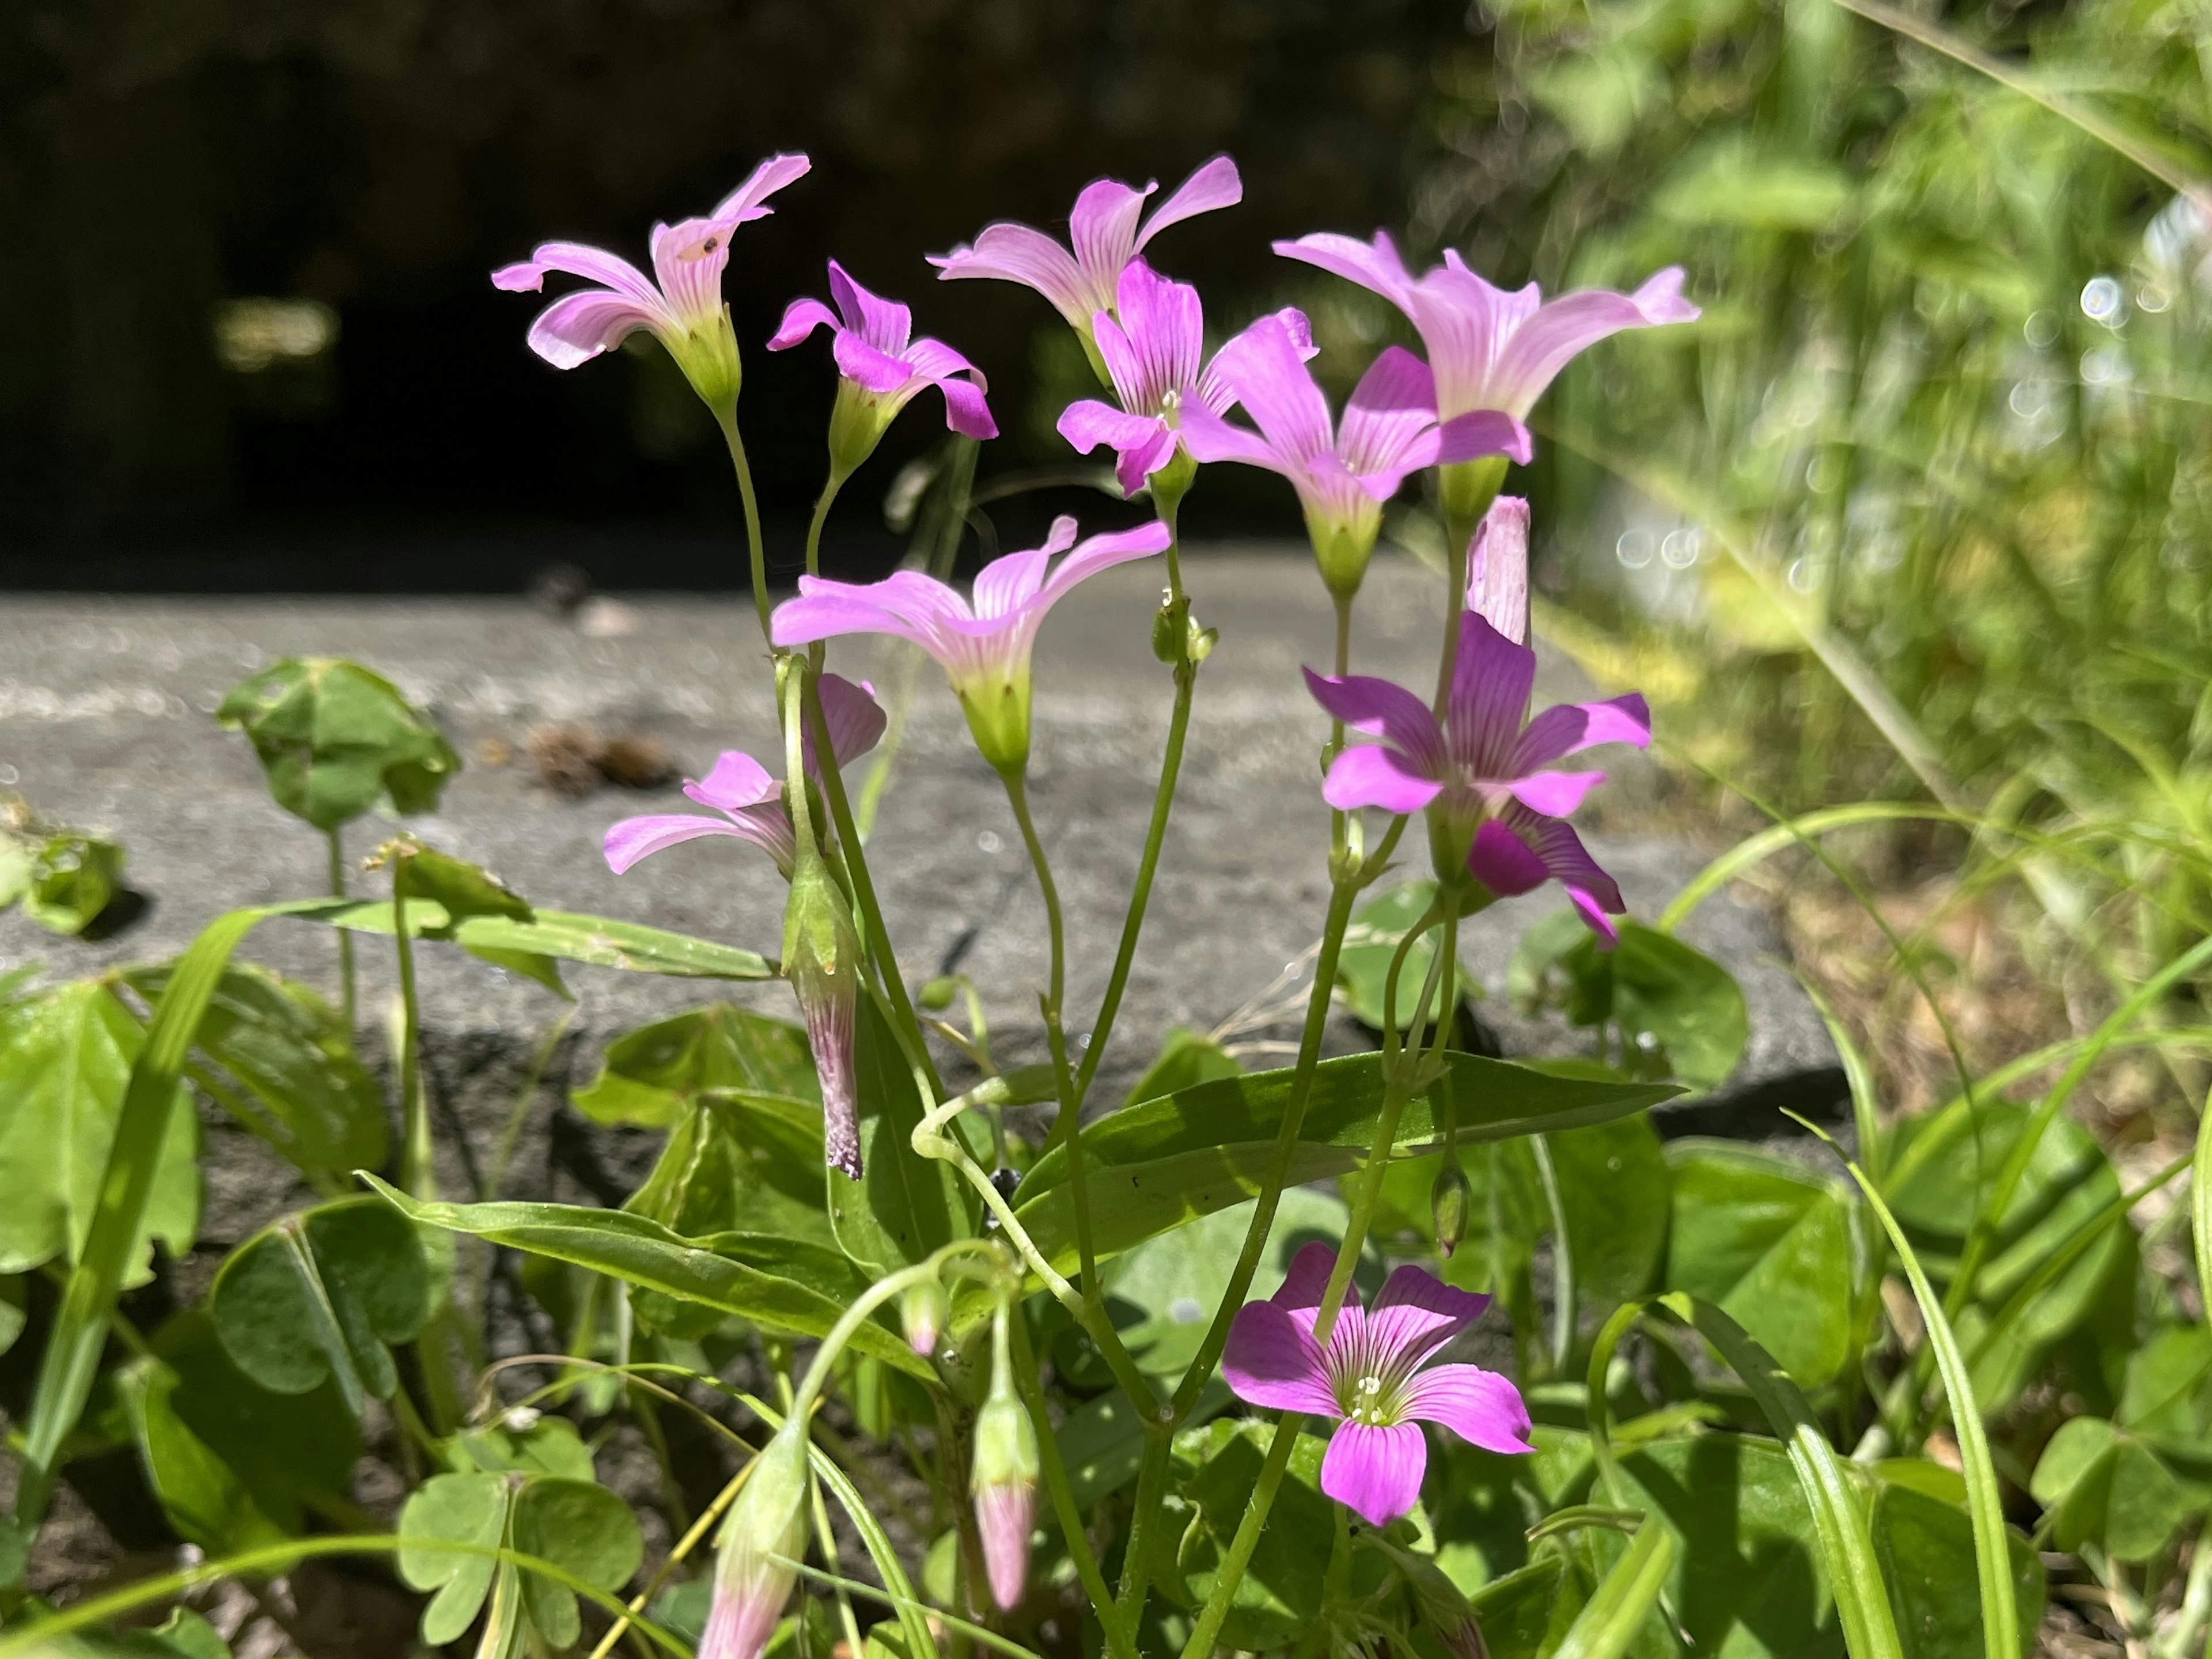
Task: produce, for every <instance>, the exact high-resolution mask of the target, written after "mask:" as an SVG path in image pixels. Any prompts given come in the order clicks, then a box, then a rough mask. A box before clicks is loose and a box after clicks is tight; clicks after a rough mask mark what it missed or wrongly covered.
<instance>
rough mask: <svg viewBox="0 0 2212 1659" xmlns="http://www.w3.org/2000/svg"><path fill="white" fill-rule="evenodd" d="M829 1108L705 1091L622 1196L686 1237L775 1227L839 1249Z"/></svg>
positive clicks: (782, 1232) (791, 1235)
mask: <svg viewBox="0 0 2212 1659" xmlns="http://www.w3.org/2000/svg"><path fill="white" fill-rule="evenodd" d="M828 1205H829V1183H828V1182H827V1180H826V1179H825V1177H824V1173H823V1164H822V1108H821V1107H820V1106H819V1105H817V1104H816V1103H813V1102H811V1101H805V1100H789V1099H785V1098H782V1097H779V1096H775V1095H752V1094H741V1095H727V1096H724V1095H715V1096H708V1097H702V1098H701V1099H700V1100H699V1101H698V1102H697V1103H696V1104H695V1105H693V1106H691V1107H690V1108H689V1109H688V1111H687V1114H686V1115H685V1116H684V1117H683V1118H682V1119H681V1120H680V1121H678V1123H677V1125H676V1127H674V1128H673V1129H672V1130H671V1132H670V1133H669V1137H668V1140H667V1143H666V1144H665V1146H663V1147H662V1148H661V1152H660V1157H659V1159H658V1160H657V1161H656V1162H655V1163H654V1164H653V1172H652V1173H651V1174H650V1175H648V1176H647V1177H646V1179H645V1184H644V1185H642V1186H641V1187H640V1188H638V1189H637V1191H636V1192H635V1193H633V1194H630V1197H629V1202H627V1203H626V1204H624V1205H623V1208H624V1209H626V1210H630V1211H633V1212H635V1213H637V1214H639V1215H642V1216H649V1217H651V1218H653V1220H655V1221H658V1222H659V1223H660V1225H662V1226H664V1227H665V1228H667V1229H668V1230H669V1231H671V1232H674V1233H680V1234H682V1235H683V1236H684V1237H686V1238H697V1237H701V1236H702V1234H706V1233H722V1232H755V1233H772V1234H774V1235H775V1236H776V1237H782V1238H795V1239H803V1240H805V1242H806V1243H811V1244H818V1245H820V1246H821V1247H822V1248H823V1249H828V1250H835V1249H837V1248H838V1245H837V1238H836V1233H835V1232H833V1231H831V1229H830V1225H829V1211H828Z"/></svg>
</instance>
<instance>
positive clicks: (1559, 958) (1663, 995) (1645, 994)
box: [1507, 910, 1751, 1089]
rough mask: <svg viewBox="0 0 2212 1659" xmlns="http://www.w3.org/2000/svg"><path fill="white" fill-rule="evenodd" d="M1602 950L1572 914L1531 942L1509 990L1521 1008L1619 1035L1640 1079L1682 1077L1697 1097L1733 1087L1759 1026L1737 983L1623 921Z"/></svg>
mask: <svg viewBox="0 0 2212 1659" xmlns="http://www.w3.org/2000/svg"><path fill="white" fill-rule="evenodd" d="M1507 985H1508V987H1509V989H1510V991H1511V992H1512V994H1513V995H1514V997H1515V999H1516V1000H1517V1001H1519V1002H1521V1003H1522V1004H1524V1005H1528V1006H1543V1005H1554V1006H1559V1007H1560V1008H1562V1009H1564V1010H1565V1013H1566V1016H1567V1018H1568V1020H1569V1022H1570V1023H1571V1024H1575V1025H1578V1026H1582V1027H1585V1028H1595V1027H1600V1026H1610V1027H1612V1028H1613V1030H1615V1031H1616V1032H1617V1033H1618V1035H1619V1038H1620V1044H1621V1052H1622V1054H1624V1056H1625V1063H1626V1065H1627V1066H1629V1068H1630V1069H1631V1070H1633V1071H1635V1072H1636V1073H1638V1075H1652V1076H1667V1075H1672V1076H1674V1077H1677V1078H1680V1079H1681V1080H1682V1081H1683V1082H1684V1083H1686V1084H1687V1085H1689V1086H1690V1087H1692V1088H1693V1089H1710V1088H1711V1087H1713V1086H1714V1085H1716V1084H1718V1083H1720V1082H1722V1081H1723V1080H1724V1079H1726V1078H1727V1077H1728V1075H1729V1073H1731V1072H1733V1071H1734V1070H1735V1066H1736V1062H1737V1061H1738V1060H1741V1059H1742V1058H1743V1051H1744V1048H1745V1045H1746V1044H1747V1043H1748V1042H1749V1041H1750V1039H1751V1018H1750V1014H1749V1012H1748V1011H1747V1009H1746V1007H1745V1005H1744V1000H1743V989H1742V987H1741V986H1739V985H1738V984H1737V983H1736V982H1735V975H1732V974H1730V973H1729V970H1728V969H1725V968H1723V967H1722V966H1721V964H1720V963H1717V962H1715V961H1714V960H1713V959H1712V958H1711V957H1709V956H1706V955H1705V953H1704V952H1703V951H1699V950H1696V949H1694V948H1693V947H1692V946H1691V945H1686V944H1684V943H1683V942H1682V941H1681V940H1680V939H1677V938H1675V937H1674V935H1673V934H1671V933H1662V932H1660V931H1659V930H1658V929H1657V928H1655V927H1645V926H1644V924H1643V923H1642V922H1638V921H1627V920H1624V921H1622V922H1621V923H1620V939H1619V941H1618V942H1617V943H1616V944H1615V945H1613V948H1612V949H1611V950H1605V951H1601V950H1600V949H1599V948H1598V941H1597V939H1596V938H1595V935H1593V934H1592V933H1590V931H1589V928H1588V927H1584V926H1583V922H1582V919H1581V918H1580V917H1579V916H1577V915H1576V914H1575V913H1574V912H1573V911H1571V910H1566V911H1560V912H1558V913H1555V914H1554V915H1551V916H1547V918H1545V919H1544V920H1543V921H1540V922H1538V923H1537V924H1536V925H1535V926H1534V927H1531V928H1529V929H1528V932H1527V933H1525V934H1523V935H1522V940H1521V943H1520V945H1518V946H1517V947H1516V950H1515V951H1514V954H1513V963H1512V967H1511V969H1510V972H1509V974H1508V976H1507Z"/></svg>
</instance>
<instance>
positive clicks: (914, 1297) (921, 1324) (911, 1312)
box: [899, 1279, 952, 1359]
mask: <svg viewBox="0 0 2212 1659" xmlns="http://www.w3.org/2000/svg"><path fill="white" fill-rule="evenodd" d="M951 1311H952V1310H951V1303H950V1302H948V1301H947V1300H946V1299H945V1286H944V1285H940V1284H939V1283H938V1281H937V1280H935V1279H923V1280H922V1281H921V1283H920V1284H919V1285H908V1287H907V1289H906V1291H905V1292H904V1293H903V1294H902V1295H901V1296H900V1297H899V1324H900V1325H901V1327H902V1328H904V1330H905V1332H906V1345H907V1346H908V1347H909V1348H912V1349H913V1350H914V1351H915V1352H916V1353H918V1354H920V1355H921V1357H922V1358H924V1359H927V1358H929V1357H930V1355H932V1354H933V1353H935V1352H937V1339H938V1338H939V1336H940V1335H942V1334H944V1331H945V1322H946V1320H947V1319H948V1318H950V1317H951Z"/></svg>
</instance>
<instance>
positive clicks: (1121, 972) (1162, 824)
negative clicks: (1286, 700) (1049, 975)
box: [1075, 505, 1198, 1114]
mask: <svg viewBox="0 0 2212 1659" xmlns="http://www.w3.org/2000/svg"><path fill="white" fill-rule="evenodd" d="M1160 519H1161V521H1162V522H1163V523H1164V524H1165V525H1166V526H1167V527H1168V616H1169V622H1168V625H1169V628H1170V632H1171V635H1172V637H1173V638H1174V640H1175V641H1176V652H1177V653H1178V655H1177V657H1176V665H1175V687H1176V690H1175V709H1174V712H1173V713H1172V714H1170V716H1169V717H1168V744H1167V750H1166V752H1165V753H1164V754H1163V755H1162V756H1161V757H1160V781H1159V783H1158V787H1156V788H1155V789H1154V790H1153V792H1152V823H1151V824H1150V825H1149V826H1148V827H1147V828H1146V831H1145V851H1144V855H1143V857H1141V858H1140V859H1139V860H1138V861H1137V883H1136V885H1135V886H1134V887H1133V888H1132V889H1131V890H1130V892H1129V908H1128V913H1127V915H1124V916H1123V917H1122V919H1121V946H1120V948H1119V949H1118V950H1116V951H1115V953H1114V971H1113V973H1112V974H1111V975H1109V976H1108V978H1107V981H1106V994H1105V996H1104V997H1103V998H1102V999H1101V1000H1100V1001H1099V1004H1098V1018H1096V1019H1095V1020H1093V1021H1092V1022H1091V1045H1090V1047H1088V1048H1085V1050H1084V1051H1083V1064H1082V1066H1080V1067H1079V1069H1078V1070H1077V1072H1076V1076H1075V1109H1076V1111H1077V1113H1078V1114H1080V1113H1081V1112H1082V1109H1083V1105H1084V1103H1085V1101H1086V1100H1088V1099H1089V1098H1090V1097H1091V1079H1094V1078H1095V1077H1097V1074H1098V1066H1099V1064H1100V1062H1101V1061H1103V1060H1104V1059H1105V1057H1106V1041H1107V1038H1108V1037H1109V1036H1111V1035H1112V1033H1113V1030H1114V1021H1115V1018H1116V1017H1117V1016H1119V1014H1120V1013H1121V998H1122V996H1123V994H1125V993H1126V992H1127V990H1128V988H1129V972H1130V969H1132V968H1133V967H1134V966H1135V965H1136V960H1137V940H1138V938H1139V935H1140V934H1142V933H1143V932H1144V929H1145V913H1146V910H1147V909H1148V908H1151V905H1152V879H1153V878H1154V876H1156V875H1157V874H1158V871H1159V867H1160V849H1161V848H1162V847H1163V846H1164V845H1165V844H1166V842H1167V835H1168V814H1169V812H1170V811H1172V810H1173V808H1174V806H1175V798H1176V786H1177V784H1178V782H1179V781H1180V780H1181V778H1182V752H1183V744H1184V742H1185V740H1186V739H1187V738H1188V736H1189V733H1190V703H1191V695H1192V692H1193V690H1194V689H1195V687H1196V686H1197V684H1198V665H1197V664H1196V663H1194V662H1192V661H1191V660H1190V657H1189V640H1188V635H1189V631H1190V629H1189V617H1190V604H1189V601H1188V599H1185V598H1184V596H1183V591H1182V566H1181V563H1180V562H1179V561H1178V560H1177V558H1176V534H1175V529H1176V524H1175V510H1174V508H1173V507H1168V506H1166V505H1163V506H1162V507H1161V509H1160Z"/></svg>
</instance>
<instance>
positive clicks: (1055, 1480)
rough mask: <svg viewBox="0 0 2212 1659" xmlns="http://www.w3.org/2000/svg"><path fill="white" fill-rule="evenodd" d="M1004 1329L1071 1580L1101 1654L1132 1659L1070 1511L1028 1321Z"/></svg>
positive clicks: (1079, 1523)
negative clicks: (1092, 1620) (1093, 1617)
mask: <svg viewBox="0 0 2212 1659" xmlns="http://www.w3.org/2000/svg"><path fill="white" fill-rule="evenodd" d="M1008 1324H1009V1325H1010V1327H1011V1332H1010V1334H1011V1336H1012V1342H1011V1344H1010V1346H1012V1350H1013V1361H1014V1387H1015V1389H1017V1390H1018V1392H1019V1393H1020V1395H1021V1396H1022V1404H1023V1405H1024V1407H1026V1408H1027V1409H1028V1411H1029V1414H1030V1422H1031V1423H1032V1424H1034V1425H1036V1436H1037V1462H1038V1466H1039V1469H1040V1472H1041V1473H1042V1475H1043V1477H1044V1489H1045V1492H1046V1494H1047V1495H1048V1497H1049V1498H1051V1499H1052V1512H1053V1515H1054V1517H1055V1518H1057V1519H1058V1521H1059V1522H1060V1537H1061V1538H1062V1539H1064V1540H1065V1541H1066V1544H1067V1553H1068V1556H1069V1558H1070V1559H1073V1561H1074V1563H1075V1574H1076V1577H1079V1578H1080V1579H1081V1580H1082V1581H1083V1590H1084V1594H1085V1595H1088V1596H1089V1597H1090V1598H1091V1607H1092V1609H1093V1610H1094V1611H1095V1612H1096V1613H1097V1617H1098V1627H1099V1629H1100V1630H1101V1631H1102V1632H1104V1634H1105V1638H1106V1650H1107V1651H1108V1652H1109V1653H1110V1654H1112V1655H1114V1656H1115V1659H1137V1650H1136V1646H1135V1644H1133V1642H1131V1640H1130V1639H1129V1632H1128V1628H1127V1626H1126V1625H1125V1624H1124V1622H1123V1620H1122V1618H1121V1614H1120V1613H1117V1612H1116V1610H1115V1606H1114V1601H1113V1598H1112V1596H1111V1595H1109V1593H1108V1590H1107V1588H1106V1576H1105V1574H1103V1572H1101V1571H1099V1569H1098V1558H1097V1556H1096V1555H1095V1554H1093V1553H1091V1538H1090V1534H1087V1533H1085V1531H1084V1529H1083V1515H1082V1512H1081V1511H1080V1510H1078V1509H1077V1508H1076V1506H1075V1491H1074V1488H1073V1487H1072V1486H1069V1485H1068V1483H1067V1467H1066V1464H1065V1463H1063V1462H1061V1461H1060V1441H1059V1438H1058V1437H1056V1436H1055V1435H1054V1433H1053V1431H1052V1419H1051V1417H1050V1415H1049V1414H1048V1412H1047V1410H1046V1406H1045V1397H1044V1385H1043V1384H1042V1383H1041V1382H1040V1381H1039V1380H1038V1377H1037V1362H1036V1350H1035V1349H1034V1348H1033V1347H1032V1346H1030V1328H1029V1322H1028V1321H1027V1320H1026V1319H1024V1318H1022V1317H1021V1316H1019V1315H1018V1314H1017V1315H1016V1316H1015V1317H1013V1318H1012V1319H1011V1320H1010V1321H1008Z"/></svg>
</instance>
